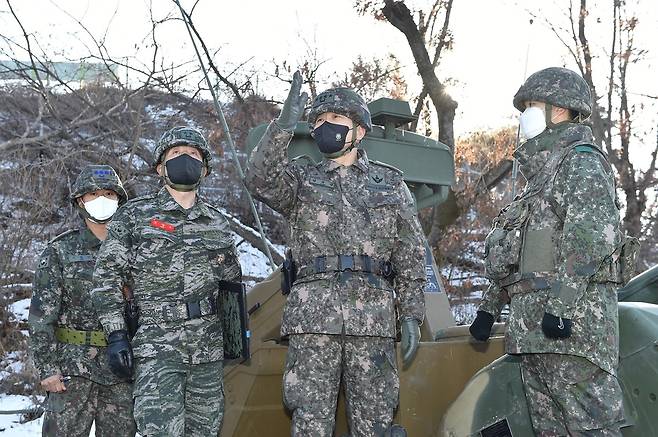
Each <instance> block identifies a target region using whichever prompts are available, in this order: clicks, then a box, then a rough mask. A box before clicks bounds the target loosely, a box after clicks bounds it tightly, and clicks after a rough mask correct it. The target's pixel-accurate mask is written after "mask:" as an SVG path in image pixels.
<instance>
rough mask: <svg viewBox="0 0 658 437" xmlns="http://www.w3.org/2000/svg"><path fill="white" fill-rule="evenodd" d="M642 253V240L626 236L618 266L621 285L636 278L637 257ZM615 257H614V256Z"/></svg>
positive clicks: (620, 250) (620, 251)
mask: <svg viewBox="0 0 658 437" xmlns="http://www.w3.org/2000/svg"><path fill="white" fill-rule="evenodd" d="M639 253H640V240H638V239H637V238H635V237H631V236H628V235H626V236H625V237H624V242H623V243H622V245H621V248H620V249H619V255H618V256H619V258H618V259H617V266H618V269H619V278H620V280H621V285H622V286H624V285H626V284H627V283H628V281H630V280H631V279H632V278H633V276H635V271H636V267H637V256H638V254H639ZM613 256H614V255H613Z"/></svg>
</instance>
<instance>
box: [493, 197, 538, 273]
mask: <svg viewBox="0 0 658 437" xmlns="http://www.w3.org/2000/svg"><path fill="white" fill-rule="evenodd" d="M529 216H530V205H529V203H528V201H527V199H522V200H518V201H514V202H512V203H510V204H509V205H508V206H507V207H506V208H505V209H503V210H502V211H501V212H500V214H499V215H498V217H496V218H495V219H494V221H493V225H492V229H491V232H489V234H488V235H487V238H486V239H485V241H484V268H485V272H486V274H487V276H488V277H489V278H490V279H503V278H505V277H507V276H509V275H510V274H512V273H514V272H516V271H517V268H518V265H519V259H520V256H521V246H522V243H523V231H524V229H525V225H526V222H527V221H528V217H529Z"/></svg>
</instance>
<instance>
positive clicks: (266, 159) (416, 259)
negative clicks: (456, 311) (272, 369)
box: [246, 117, 425, 436]
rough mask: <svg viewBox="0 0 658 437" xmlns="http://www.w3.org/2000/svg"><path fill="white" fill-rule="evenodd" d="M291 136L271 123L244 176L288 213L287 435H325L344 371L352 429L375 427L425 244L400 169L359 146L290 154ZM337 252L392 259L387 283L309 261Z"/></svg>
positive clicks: (388, 404)
mask: <svg viewBox="0 0 658 437" xmlns="http://www.w3.org/2000/svg"><path fill="white" fill-rule="evenodd" d="M352 119H353V120H354V117H352ZM357 121H358V119H357ZM291 138H292V133H290V132H288V131H286V130H283V129H281V128H280V127H278V125H277V124H276V123H275V122H272V123H271V124H270V125H269V127H268V129H267V131H266V133H265V135H264V137H263V138H262V139H261V141H260V143H259V144H258V146H257V147H256V148H255V149H254V151H253V152H252V155H251V157H250V159H249V167H248V169H247V175H246V184H247V187H248V189H249V190H250V191H251V192H252V193H253V194H254V195H255V196H256V197H257V198H258V199H259V200H261V201H263V202H265V203H266V204H268V205H269V206H270V207H272V208H273V209H275V210H277V211H278V212H280V213H281V214H282V215H284V217H286V219H287V220H288V222H289V225H290V239H289V241H288V246H289V247H290V248H291V249H292V252H293V254H294V258H295V261H296V263H297V267H298V270H299V271H298V279H297V281H296V282H295V284H294V286H293V288H292V290H291V292H290V294H289V295H288V300H287V303H286V307H285V310H284V314H283V321H282V325H281V334H282V335H283V336H290V346H289V350H288V357H287V361H286V368H285V372H284V380H283V385H284V401H285V403H286V405H287V406H288V408H290V410H291V411H292V413H293V425H292V434H293V435H296V436H330V435H332V433H333V428H334V421H335V409H336V399H337V394H338V390H339V382H340V380H341V375H342V378H343V383H344V387H345V391H346V395H347V396H346V400H347V410H348V416H349V423H350V431H351V435H353V436H374V435H381V434H383V432H384V430H385V429H386V428H387V427H388V426H389V425H390V424H391V421H392V418H393V414H394V411H395V408H396V407H397V403H398V389H399V379H398V373H397V364H396V359H395V349H394V337H395V334H396V319H395V309H396V305H397V310H398V313H399V316H400V318H403V317H410V318H414V319H416V320H418V322H421V321H422V320H423V318H424V312H425V310H424V304H425V302H424V295H423V289H424V285H425V272H424V263H423V259H424V246H423V237H422V230H421V229H420V225H419V223H418V220H417V217H416V211H415V208H414V203H413V199H412V197H411V194H410V193H409V191H408V189H407V188H406V185H405V184H404V182H403V180H402V174H401V173H400V171H399V170H397V169H394V168H391V167H389V166H386V165H383V164H381V163H376V162H373V161H369V160H368V158H367V156H366V153H365V151H363V150H358V160H357V161H356V163H355V164H354V165H351V166H349V167H344V166H341V165H340V164H338V163H336V162H335V161H332V160H327V159H325V160H323V161H321V162H320V163H319V164H317V165H316V164H313V163H309V162H308V161H306V160H305V159H304V158H300V159H295V160H292V161H289V160H288V157H287V150H286V149H287V145H288V143H289V142H290V140H291ZM338 255H368V256H370V257H371V258H372V259H375V260H390V261H391V262H392V264H393V267H394V269H395V271H396V272H397V276H396V278H395V283H394V287H393V286H392V284H390V283H389V282H388V281H386V280H385V279H383V278H382V277H381V276H378V275H375V274H365V273H359V272H358V270H359V268H358V266H355V268H354V270H355V271H353V272H351V271H344V272H338V271H336V270H337V266H326V267H327V268H326V272H325V273H318V272H317V270H314V269H313V260H314V259H315V258H316V257H320V256H327V257H328V258H327V259H330V258H332V259H335V257H336V256H338ZM359 259H360V258H359V257H358V256H356V257H355V258H354V260H356V261H358V260H359ZM356 261H355V262H356Z"/></svg>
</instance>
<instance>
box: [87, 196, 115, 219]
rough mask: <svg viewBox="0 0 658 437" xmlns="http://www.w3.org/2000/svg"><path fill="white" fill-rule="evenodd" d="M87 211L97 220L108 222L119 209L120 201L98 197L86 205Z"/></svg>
mask: <svg viewBox="0 0 658 437" xmlns="http://www.w3.org/2000/svg"><path fill="white" fill-rule="evenodd" d="M84 206H85V210H86V211H87V212H88V213H89V215H90V216H91V217H92V218H94V219H96V220H107V219H109V218H110V217H112V216H113V215H114V213H115V212H116V210H117V208H118V207H119V201H118V200H116V199H108V198H107V197H105V196H98V197H97V198H95V199H94V200H90V201H89V202H85V203H84Z"/></svg>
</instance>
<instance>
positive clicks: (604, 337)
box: [470, 68, 623, 436]
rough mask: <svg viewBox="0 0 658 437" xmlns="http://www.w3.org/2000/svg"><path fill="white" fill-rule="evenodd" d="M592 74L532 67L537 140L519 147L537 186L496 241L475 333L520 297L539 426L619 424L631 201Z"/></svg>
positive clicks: (550, 432) (584, 430)
mask: <svg viewBox="0 0 658 437" xmlns="http://www.w3.org/2000/svg"><path fill="white" fill-rule="evenodd" d="M591 105H592V101H591V96H590V90H589V87H588V85H587V83H586V82H585V81H584V80H583V78H582V77H580V76H579V75H578V74H576V73H574V72H573V71H570V70H567V69H564V68H547V69H544V70H541V71H538V72H536V73H535V74H533V75H531V76H530V77H529V78H528V79H527V81H526V82H525V83H524V84H523V85H522V86H521V87H520V89H519V91H518V92H517V93H516V95H515V96H514V106H515V107H516V108H517V109H518V110H519V111H522V112H523V114H522V115H521V131H522V132H523V133H524V136H525V137H526V139H527V141H525V142H524V143H523V144H521V145H520V147H519V148H518V149H517V150H516V151H515V152H514V156H515V158H516V159H517V160H518V161H519V163H520V165H521V167H520V168H521V171H522V173H523V175H524V176H525V178H526V179H527V184H526V187H525V189H524V190H523V192H522V193H521V194H519V195H518V196H517V197H516V198H515V199H514V200H513V201H512V203H511V204H509V205H508V206H506V207H505V208H504V209H503V210H502V211H501V212H500V214H499V215H498V217H497V218H496V219H495V220H494V224H493V227H492V230H491V232H490V233H489V235H488V236H487V239H486V244H485V267H486V274H487V276H488V278H489V279H490V280H491V286H490V288H489V290H488V291H487V293H486V294H485V296H484V298H483V302H482V304H481V306H480V307H479V310H478V313H477V317H476V319H475V321H474V322H473V324H472V325H471V328H470V330H471V334H472V335H473V336H474V337H475V338H476V339H478V340H486V339H488V338H489V335H490V331H491V326H492V324H493V321H494V319H495V318H496V317H497V316H498V315H499V314H500V311H501V309H502V307H503V305H505V304H506V303H509V304H510V315H509V321H508V329H507V337H506V350H507V352H508V353H510V354H520V355H521V358H522V360H521V371H522V376H523V383H524V387H525V391H526V398H527V401H528V406H529V410H530V416H531V418H532V423H533V427H534V430H535V432H536V434H537V435H539V436H563V435H573V436H576V435H578V436H580V435H583V436H584V435H587V436H619V435H621V434H620V431H619V422H620V421H621V420H622V415H623V412H622V394H621V389H620V386H619V383H618V381H617V363H618V352H619V328H618V315H617V294H616V289H617V287H618V284H619V282H620V281H621V279H620V263H619V260H618V256H619V253H620V250H621V249H620V248H621V247H622V246H621V243H622V241H621V240H622V234H621V231H620V218H619V205H618V202H617V197H616V194H615V180H614V175H613V172H612V168H611V166H610V164H609V163H608V160H607V158H606V155H605V154H604V152H603V151H602V150H601V149H600V148H599V147H598V146H597V145H595V144H594V142H593V138H592V131H591V129H590V127H589V126H586V125H584V124H582V121H583V120H585V119H586V118H587V117H589V115H590V113H591V111H592V107H591Z"/></svg>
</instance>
